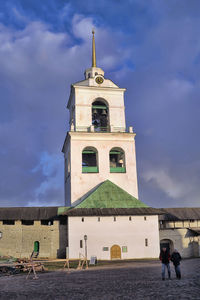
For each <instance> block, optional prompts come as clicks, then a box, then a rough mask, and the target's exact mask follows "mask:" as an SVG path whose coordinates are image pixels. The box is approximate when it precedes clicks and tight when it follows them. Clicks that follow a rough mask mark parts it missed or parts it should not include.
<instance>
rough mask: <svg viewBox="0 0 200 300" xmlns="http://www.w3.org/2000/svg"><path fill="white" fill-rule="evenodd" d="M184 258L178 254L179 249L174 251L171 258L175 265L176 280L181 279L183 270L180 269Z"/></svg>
mask: <svg viewBox="0 0 200 300" xmlns="http://www.w3.org/2000/svg"><path fill="white" fill-rule="evenodd" d="M181 259H182V257H181V255H180V253H179V252H178V250H177V249H174V252H173V253H172V256H171V261H172V262H173V265H174V270H175V272H176V278H178V279H181V268H180V261H181Z"/></svg>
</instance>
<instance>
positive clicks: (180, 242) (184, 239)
mask: <svg viewBox="0 0 200 300" xmlns="http://www.w3.org/2000/svg"><path fill="white" fill-rule="evenodd" d="M163 239H165V240H166V239H167V240H171V241H172V242H173V248H174V249H177V250H178V251H179V252H180V254H181V256H182V257H184V258H188V257H193V256H199V255H200V238H199V237H198V236H194V234H193V233H192V232H191V231H190V230H188V229H187V228H173V229H161V230H160V241H161V240H163ZM172 250H173V249H172Z"/></svg>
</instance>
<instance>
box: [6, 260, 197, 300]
mask: <svg viewBox="0 0 200 300" xmlns="http://www.w3.org/2000/svg"><path fill="white" fill-rule="evenodd" d="M171 269H172V279H171V280H168V279H166V280H165V281H162V280H161V264H160V262H159V261H141V262H139V261H137V262H128V263H127V262H124V263H116V264H115V265H108V266H105V267H103V266H102V267H93V268H91V269H89V270H82V271H70V273H67V271H55V272H47V273H43V274H41V273H40V274H39V273H38V275H39V279H37V280H33V279H32V278H33V276H29V278H28V279H27V280H26V276H24V275H14V276H2V277H0V299H9V300H11V299H20V300H23V299H48V300H51V299H53V300H54V299H63V300H65V299H67V300H68V299H69V300H71V299H72V300H74V299H77V300H79V299H94V300H97V299H98V300H116V299H124V300H126V299H139V300H140V299H141V300H143V299H154V300H155V299H159V300H160V299H165V300H168V299H170V300H171V299H179V300H182V299H200V258H196V259H187V260H183V261H182V263H181V270H182V279H181V280H177V279H176V278H175V273H174V269H173V266H172V264H171Z"/></svg>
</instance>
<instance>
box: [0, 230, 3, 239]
mask: <svg viewBox="0 0 200 300" xmlns="http://www.w3.org/2000/svg"><path fill="white" fill-rule="evenodd" d="M2 236H3V232H1V231H0V239H1V238H2Z"/></svg>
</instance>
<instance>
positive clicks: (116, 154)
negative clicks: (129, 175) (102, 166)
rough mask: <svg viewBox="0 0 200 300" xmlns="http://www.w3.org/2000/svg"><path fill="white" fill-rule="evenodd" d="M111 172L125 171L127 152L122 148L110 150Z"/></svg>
mask: <svg viewBox="0 0 200 300" xmlns="http://www.w3.org/2000/svg"><path fill="white" fill-rule="evenodd" d="M110 172H111V173H125V172H126V167H125V154H124V151H123V150H122V149H121V148H112V149H111V150H110Z"/></svg>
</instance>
